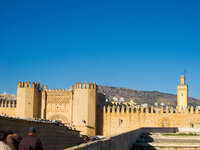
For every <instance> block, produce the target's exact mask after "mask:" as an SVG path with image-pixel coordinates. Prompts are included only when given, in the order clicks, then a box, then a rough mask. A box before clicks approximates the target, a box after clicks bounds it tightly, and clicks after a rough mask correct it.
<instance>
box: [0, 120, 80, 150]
mask: <svg viewBox="0 0 200 150" xmlns="http://www.w3.org/2000/svg"><path fill="white" fill-rule="evenodd" d="M32 126H34V127H35V128H36V130H37V134H38V137H39V138H40V139H41V141H42V143H43V146H44V149H46V150H61V149H64V148H67V147H71V146H74V145H77V144H79V143H80V135H79V132H78V131H75V130H71V129H69V128H68V127H61V126H58V125H56V124H53V123H43V122H38V121H28V120H21V119H15V118H7V117H2V116H0V130H5V131H6V130H12V131H14V132H16V133H19V134H20V135H22V136H25V135H26V133H27V130H28V128H30V127H32Z"/></svg>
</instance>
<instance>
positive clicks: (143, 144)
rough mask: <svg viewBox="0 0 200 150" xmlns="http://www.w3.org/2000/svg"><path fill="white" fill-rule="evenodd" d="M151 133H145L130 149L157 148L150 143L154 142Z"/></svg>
mask: <svg viewBox="0 0 200 150" xmlns="http://www.w3.org/2000/svg"><path fill="white" fill-rule="evenodd" d="M150 135H151V134H150V133H143V134H142V135H140V137H139V138H138V139H137V141H136V143H135V144H133V147H132V148H131V149H130V150H156V148H154V147H153V146H151V145H150V144H149V143H152V142H154V140H153V138H152V137H151V136H150Z"/></svg>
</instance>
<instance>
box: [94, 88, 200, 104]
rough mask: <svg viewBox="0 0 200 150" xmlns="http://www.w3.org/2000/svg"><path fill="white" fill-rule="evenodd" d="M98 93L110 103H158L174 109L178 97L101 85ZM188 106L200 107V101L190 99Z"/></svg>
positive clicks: (157, 92)
mask: <svg viewBox="0 0 200 150" xmlns="http://www.w3.org/2000/svg"><path fill="white" fill-rule="evenodd" d="M97 92H98V93H101V94H103V95H105V98H106V99H107V101H108V102H110V101H117V100H118V101H120V100H124V101H125V102H127V101H129V102H130V101H133V102H134V103H136V104H138V105H141V104H148V105H155V104H156V103H157V104H158V105H160V104H162V105H163V104H164V105H168V106H174V107H175V106H176V105H177V95H175V94H170V93H164V92H159V91H141V90H133V89H129V88H121V87H113V86H102V85H100V86H98V90H97ZM113 98H114V99H113ZM188 105H189V106H200V100H198V99H196V98H192V97H188Z"/></svg>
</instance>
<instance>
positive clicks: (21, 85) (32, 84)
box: [18, 81, 40, 89]
mask: <svg viewBox="0 0 200 150" xmlns="http://www.w3.org/2000/svg"><path fill="white" fill-rule="evenodd" d="M18 88H36V89H40V83H39V82H27V81H25V82H24V81H21V82H18Z"/></svg>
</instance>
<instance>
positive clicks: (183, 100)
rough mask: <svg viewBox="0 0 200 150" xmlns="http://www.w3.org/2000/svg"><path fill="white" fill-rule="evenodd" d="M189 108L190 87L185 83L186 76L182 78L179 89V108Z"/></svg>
mask: <svg viewBox="0 0 200 150" xmlns="http://www.w3.org/2000/svg"><path fill="white" fill-rule="evenodd" d="M187 106H188V85H187V84H186V83H185V76H184V75H182V76H181V84H179V85H178V87H177V107H178V109H179V110H180V109H185V108H187Z"/></svg>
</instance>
